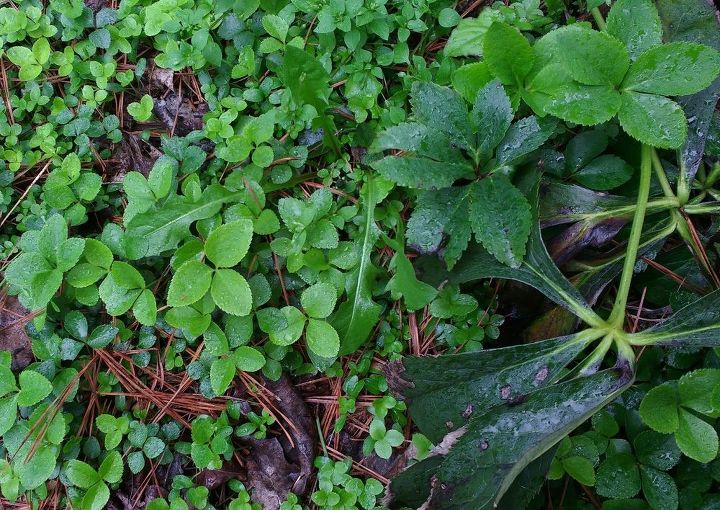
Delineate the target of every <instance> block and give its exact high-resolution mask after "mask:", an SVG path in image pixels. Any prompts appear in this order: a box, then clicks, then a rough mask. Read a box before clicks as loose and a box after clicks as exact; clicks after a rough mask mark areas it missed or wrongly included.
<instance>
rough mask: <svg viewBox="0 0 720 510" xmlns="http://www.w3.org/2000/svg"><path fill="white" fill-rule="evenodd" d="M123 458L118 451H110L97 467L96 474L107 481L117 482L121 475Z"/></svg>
mask: <svg viewBox="0 0 720 510" xmlns="http://www.w3.org/2000/svg"><path fill="white" fill-rule="evenodd" d="M123 467H124V466H123V459H122V456H121V455H120V452H116V451H114V452H110V453H108V455H107V457H105V459H104V460H103V461H102V464H100V467H99V468H98V475H99V476H100V478H102V479H103V480H105V481H106V482H107V483H117V482H119V481H120V480H121V479H122V475H123Z"/></svg>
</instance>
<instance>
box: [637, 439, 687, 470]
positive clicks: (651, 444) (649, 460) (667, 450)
mask: <svg viewBox="0 0 720 510" xmlns="http://www.w3.org/2000/svg"><path fill="white" fill-rule="evenodd" d="M633 448H634V449H635V454H636V455H637V459H638V462H640V463H641V464H644V465H646V466H650V467H653V468H655V469H659V470H662V471H667V470H668V469H671V468H673V467H675V465H677V463H678V462H680V457H682V454H681V453H680V449H679V448H678V447H677V444H675V438H674V437H673V436H672V435H670V434H660V433H658V432H655V431H654V430H644V431H642V432H640V433H639V434H638V435H637V436H635V438H634V440H633Z"/></svg>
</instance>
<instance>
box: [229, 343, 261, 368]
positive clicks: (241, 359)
mask: <svg viewBox="0 0 720 510" xmlns="http://www.w3.org/2000/svg"><path fill="white" fill-rule="evenodd" d="M233 361H234V362H235V366H236V367H237V368H238V370H242V371H243V372H257V371H258V370H260V369H261V368H262V367H264V366H265V356H263V353H262V352H260V351H259V350H258V349H255V348H254V347H249V346H247V345H241V346H240V347H238V348H237V349H235V352H233Z"/></svg>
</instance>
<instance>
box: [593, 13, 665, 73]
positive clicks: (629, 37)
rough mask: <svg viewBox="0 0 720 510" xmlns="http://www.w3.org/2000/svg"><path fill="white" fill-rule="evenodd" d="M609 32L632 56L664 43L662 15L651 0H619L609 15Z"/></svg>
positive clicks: (634, 56) (636, 56)
mask: <svg viewBox="0 0 720 510" xmlns="http://www.w3.org/2000/svg"><path fill="white" fill-rule="evenodd" d="M607 32H608V34H610V35H612V36H613V37H615V38H617V39H619V40H620V41H622V42H623V43H624V44H625V47H626V48H627V49H628V53H629V54H630V58H631V59H632V60H635V59H636V58H638V56H639V55H640V54H642V53H643V52H645V51H647V50H648V49H650V48H652V47H653V46H657V45H659V44H661V43H662V25H661V24H660V16H659V15H658V11H657V9H656V8H655V5H653V2H652V1H651V0H618V1H617V2H615V4H613V6H612V9H610V12H609V13H608V16H607Z"/></svg>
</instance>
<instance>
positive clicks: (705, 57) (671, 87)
mask: <svg viewBox="0 0 720 510" xmlns="http://www.w3.org/2000/svg"><path fill="white" fill-rule="evenodd" d="M718 73H720V53H719V52H717V51H716V50H714V49H713V48H710V47H708V46H705V45H703V44H696V43H691V42H686V41H677V42H671V43H667V44H663V45H660V46H655V47H653V48H650V49H649V50H647V51H646V52H645V53H643V54H642V55H640V56H639V57H638V59H637V60H636V61H635V63H633V64H632V65H631V66H630V70H629V71H628V73H627V75H626V76H625V80H624V81H623V84H622V86H623V88H625V89H628V90H634V91H636V92H647V93H650V94H660V95H663V96H687V95H690V94H695V93H697V92H700V91H701V90H703V89H705V88H707V87H708V86H709V85H710V84H711V83H712V82H713V80H714V79H715V78H716V77H717V75H718Z"/></svg>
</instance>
